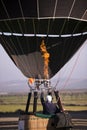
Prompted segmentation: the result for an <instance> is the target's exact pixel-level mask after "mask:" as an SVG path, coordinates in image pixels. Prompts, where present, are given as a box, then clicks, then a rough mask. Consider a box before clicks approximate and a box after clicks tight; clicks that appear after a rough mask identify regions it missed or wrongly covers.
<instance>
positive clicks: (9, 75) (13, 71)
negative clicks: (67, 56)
mask: <svg viewBox="0 0 87 130" xmlns="http://www.w3.org/2000/svg"><path fill="white" fill-rule="evenodd" d="M58 78H67V80H70V79H87V40H86V41H85V42H84V44H83V46H82V47H81V48H80V50H79V51H78V52H77V53H76V54H75V55H74V56H73V58H71V60H70V61H69V62H68V63H67V64H66V65H65V66H64V67H63V68H62V69H61V71H59V73H57V74H56V76H55V77H54V78H53V79H58ZM53 79H52V80H53ZM12 80H19V81H20V80H27V78H26V77H25V76H24V75H23V74H22V72H21V71H20V70H19V69H18V68H17V67H16V66H15V64H14V63H13V61H12V60H11V59H10V58H9V56H8V55H7V53H6V52H5V50H4V49H3V47H2V46H1V45H0V83H2V82H7V81H12Z"/></svg>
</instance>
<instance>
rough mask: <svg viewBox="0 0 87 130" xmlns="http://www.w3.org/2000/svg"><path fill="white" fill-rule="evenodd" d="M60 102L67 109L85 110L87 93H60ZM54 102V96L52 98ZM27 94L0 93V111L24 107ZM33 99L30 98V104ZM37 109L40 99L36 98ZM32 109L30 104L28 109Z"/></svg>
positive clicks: (40, 107)
mask: <svg viewBox="0 0 87 130" xmlns="http://www.w3.org/2000/svg"><path fill="white" fill-rule="evenodd" d="M60 97H61V100H62V104H63V107H64V109H66V110H67V111H69V110H71V111H81V110H87V93H60ZM53 101H54V102H55V97H54V100H53ZM26 102H27V95H3V96H2V95H0V112H15V111H17V110H23V111H25V109H26ZM32 103H33V99H31V104H32ZM38 104H39V105H38V106H37V110H38V111H39V110H42V106H41V104H40V99H38ZM32 110H33V105H30V109H29V111H32Z"/></svg>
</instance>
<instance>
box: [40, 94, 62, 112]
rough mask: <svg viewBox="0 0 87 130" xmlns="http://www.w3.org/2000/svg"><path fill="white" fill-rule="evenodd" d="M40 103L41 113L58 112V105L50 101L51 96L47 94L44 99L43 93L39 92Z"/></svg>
mask: <svg viewBox="0 0 87 130" xmlns="http://www.w3.org/2000/svg"><path fill="white" fill-rule="evenodd" d="M41 103H42V106H43V114H56V113H58V112H60V109H59V108H58V106H57V105H56V104H54V103H52V96H51V94H48V95H47V97H46V101H45V100H44V93H43V92H41Z"/></svg>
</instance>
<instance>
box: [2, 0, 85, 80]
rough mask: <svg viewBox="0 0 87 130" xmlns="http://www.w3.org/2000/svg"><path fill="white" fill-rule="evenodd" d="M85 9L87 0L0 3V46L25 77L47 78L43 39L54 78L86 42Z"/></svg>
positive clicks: (34, 0)
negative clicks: (41, 47)
mask: <svg viewBox="0 0 87 130" xmlns="http://www.w3.org/2000/svg"><path fill="white" fill-rule="evenodd" d="M86 9H87V0H80V1H79V0H76V1H74V0H67V1H65V0H58V1H56V0H53V1H52V0H51V1H50V0H44V1H43V0H37V1H36V0H26V1H25V0H10V1H9V2H8V1H6V0H3V1H0V12H2V13H1V14H0V42H1V44H2V46H3V47H4V49H5V50H6V52H7V53H8V55H9V56H10V58H11V59H12V60H13V62H14V63H15V65H16V66H17V67H18V68H19V69H20V70H21V72H22V73H23V74H24V75H25V76H27V77H33V78H35V77H37V76H38V75H40V77H41V78H44V73H43V68H44V59H43V57H42V54H41V51H40V44H41V41H42V39H43V38H44V41H45V44H46V48H47V51H48V53H49V54H50V58H49V66H48V71H49V78H51V77H53V76H54V75H55V74H56V73H57V72H58V71H59V70H60V69H61V68H62V67H63V66H64V65H65V64H66V62H68V61H69V59H70V58H71V57H72V56H73V55H74V54H75V52H76V51H77V50H78V49H79V47H80V46H81V45H82V44H83V43H84V41H85V40H86V38H87V11H86Z"/></svg>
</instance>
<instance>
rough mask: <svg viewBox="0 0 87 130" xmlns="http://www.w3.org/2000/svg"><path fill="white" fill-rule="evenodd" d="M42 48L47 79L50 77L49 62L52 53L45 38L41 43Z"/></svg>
mask: <svg viewBox="0 0 87 130" xmlns="http://www.w3.org/2000/svg"><path fill="white" fill-rule="evenodd" d="M40 49H41V52H42V57H43V58H44V77H45V79H47V78H49V73H48V64H49V57H50V54H49V53H48V52H47V49H46V45H45V43H44V40H42V43H41V45H40Z"/></svg>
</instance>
